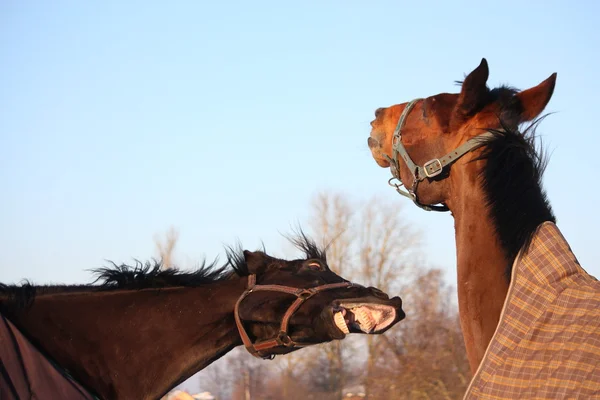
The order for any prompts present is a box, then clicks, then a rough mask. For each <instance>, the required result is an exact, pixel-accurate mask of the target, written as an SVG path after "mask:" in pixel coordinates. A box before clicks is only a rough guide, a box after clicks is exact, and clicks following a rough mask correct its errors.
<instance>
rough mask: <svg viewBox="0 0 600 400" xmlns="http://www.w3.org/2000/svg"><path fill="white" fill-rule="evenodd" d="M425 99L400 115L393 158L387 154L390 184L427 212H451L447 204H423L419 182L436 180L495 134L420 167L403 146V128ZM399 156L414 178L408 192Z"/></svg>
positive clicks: (412, 103) (393, 144)
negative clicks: (418, 191)
mask: <svg viewBox="0 0 600 400" xmlns="http://www.w3.org/2000/svg"><path fill="white" fill-rule="evenodd" d="M419 100H423V99H415V100H412V101H411V102H409V103H408V104H407V105H406V107H404V111H402V114H401V115H400V119H399V120H398V125H396V129H395V130H394V136H393V138H392V157H389V156H388V155H387V154H385V155H384V156H385V158H386V159H387V160H388V161H389V163H390V170H391V171H392V175H393V177H392V178H390V180H389V181H388V183H389V184H390V186H393V187H395V188H396V191H397V192H398V193H400V194H401V195H402V196H405V197H408V198H409V199H411V200H412V201H413V202H414V203H415V204H416V205H417V206H418V207H421V208H422V209H424V210H426V211H449V209H448V206H446V205H445V204H442V205H434V204H422V203H420V202H419V199H418V197H417V187H418V186H419V182H421V181H424V180H425V179H431V178H435V177H436V176H438V175H439V174H441V173H442V172H443V170H444V168H445V167H446V166H448V165H450V164H452V163H453V162H455V161H456V160H458V159H459V158H461V157H462V156H464V155H465V154H467V153H468V152H470V151H472V150H475V149H476V148H478V147H481V146H483V145H484V144H485V139H486V138H492V137H494V134H493V133H491V132H484V133H482V134H480V135H477V136H475V137H474V138H472V139H469V140H467V141H466V142H465V143H463V144H462V145H460V146H458V147H457V148H456V149H454V150H453V151H451V152H450V153H448V154H446V155H445V156H443V157H440V158H434V159H432V160H429V161H427V162H426V163H425V164H423V166H419V165H417V164H415V163H414V162H413V160H412V159H411V158H410V156H409V155H408V152H407V151H406V148H405V147H404V145H403V144H402V128H403V126H404V122H405V121H406V118H407V117H408V114H409V113H410V111H411V110H412V108H413V107H414V106H415V104H416V103H417V102H418V101H419ZM398 155H400V156H402V159H403V160H404V162H405V163H406V166H407V167H408V169H409V171H410V172H411V174H412V176H413V184H412V187H411V188H408V187H407V190H408V191H406V190H403V189H401V187H402V186H403V183H402V180H401V179H400V163H399V161H398ZM394 179H396V180H397V181H398V182H400V183H397V184H396V183H392V181H393V180H394Z"/></svg>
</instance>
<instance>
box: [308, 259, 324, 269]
mask: <svg viewBox="0 0 600 400" xmlns="http://www.w3.org/2000/svg"><path fill="white" fill-rule="evenodd" d="M305 265H306V267H308V268H310V269H313V270H317V271H323V270H325V268H324V267H323V265H322V264H321V263H320V262H317V261H309V262H307V263H306V264H305Z"/></svg>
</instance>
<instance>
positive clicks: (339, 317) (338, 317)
mask: <svg viewBox="0 0 600 400" xmlns="http://www.w3.org/2000/svg"><path fill="white" fill-rule="evenodd" d="M333 321H334V322H335V326H337V327H338V328H340V330H341V331H342V332H344V333H345V334H346V335H347V334H349V333H350V329H348V325H346V321H345V320H344V314H342V313H341V312H336V313H335V314H334V315H333Z"/></svg>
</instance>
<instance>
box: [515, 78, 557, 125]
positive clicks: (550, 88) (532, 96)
mask: <svg viewBox="0 0 600 400" xmlns="http://www.w3.org/2000/svg"><path fill="white" fill-rule="evenodd" d="M555 85H556V72H555V73H553V74H552V75H550V77H549V78H548V79H546V80H545V81H543V82H542V83H540V84H539V85H537V86H534V87H532V88H529V89H527V90H523V91H522V92H519V93H517V94H516V95H515V97H516V98H517V99H519V102H520V106H521V107H520V108H521V113H520V121H519V122H527V121H531V120H532V119H534V118H535V117H537V116H538V115H540V113H541V112H542V111H544V108H546V105H548V102H549V101H550V98H551V97H552V94H553V93H554V86H555Z"/></svg>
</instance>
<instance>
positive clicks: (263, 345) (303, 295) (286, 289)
mask: <svg viewBox="0 0 600 400" xmlns="http://www.w3.org/2000/svg"><path fill="white" fill-rule="evenodd" d="M359 286H360V285H357V284H354V283H352V282H340V283H330V284H326V285H321V286H315V287H312V288H308V289H302V288H295V287H291V286H282V285H257V284H256V275H254V274H253V275H249V276H248V287H247V288H246V290H245V291H244V293H242V295H241V296H240V298H239V299H238V301H237V302H236V303H235V308H234V309H233V315H234V317H235V324H236V325H237V328H238V332H239V333H240V337H241V338H242V342H243V343H244V346H245V347H246V349H247V350H248V351H249V352H250V354H252V355H253V356H255V357H259V358H264V359H267V360H272V359H273V358H275V354H264V353H263V352H264V351H267V350H271V349H273V348H275V347H305V346H310V345H313V344H316V343H298V342H295V341H294V340H292V338H291V337H290V335H289V334H288V324H289V322H290V319H291V318H292V316H293V315H294V313H295V312H296V311H297V310H298V308H300V306H301V305H302V303H304V302H305V301H306V300H308V299H310V298H311V297H312V296H314V295H315V294H317V293H321V292H323V291H326V290H331V289H340V288H349V287H359ZM260 291H263V292H281V293H287V294H290V295H293V296H296V297H297V299H296V301H294V302H293V303H292V305H291V306H290V307H289V308H288V309H287V311H286V312H285V314H284V316H283V319H282V320H281V326H280V328H279V333H278V334H277V336H275V337H274V338H273V339H267V340H262V341H260V342H256V343H254V344H253V343H252V340H250V337H249V336H248V333H247V332H246V329H244V325H243V324H242V320H241V318H240V312H239V308H240V303H241V302H242V300H244V299H245V298H246V296H248V295H249V294H250V293H252V292H260Z"/></svg>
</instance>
